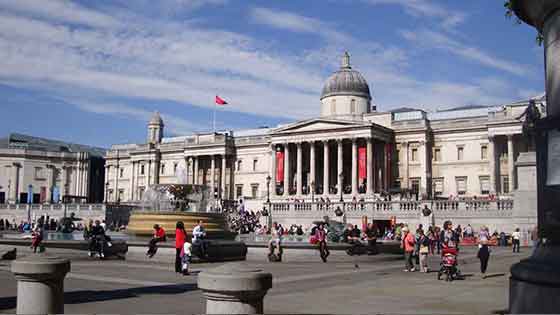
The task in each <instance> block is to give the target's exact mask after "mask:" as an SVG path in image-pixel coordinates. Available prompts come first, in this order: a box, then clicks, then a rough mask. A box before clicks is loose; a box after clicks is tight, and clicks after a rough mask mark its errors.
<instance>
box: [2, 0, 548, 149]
mask: <svg viewBox="0 0 560 315" xmlns="http://www.w3.org/2000/svg"><path fill="white" fill-rule="evenodd" d="M345 50H348V51H349V53H350V55H351V64H352V65H353V67H354V68H355V69H357V70H359V71H360V72H362V74H363V75H364V76H365V78H366V79H367V80H368V82H369V84H370V89H371V90H372V93H373V98H374V102H375V104H376V105H377V108H378V110H381V111H385V110H390V109H392V108H397V107H403V106H407V107H420V108H424V109H426V110H437V109H444V108H450V107H455V106H462V105H473V104H476V105H497V104H503V103H507V102H511V101H516V100H520V99H526V98H529V97H532V96H535V95H537V94H540V93H542V91H543V90H544V82H543V81H544V79H543V61H542V59H543V57H542V54H543V52H542V48H541V47H538V46H537V45H536V43H535V32H534V30H533V29H531V28H530V27H528V26H525V25H515V23H514V22H513V21H511V20H507V19H506V18H505V17H504V9H503V1H501V0H493V1H488V0H472V1H436V0H306V1H300V0H291V1H289V0H285V1H264V0H256V1H241V0H163V1H152V0H113V1H109V0H99V1H78V0H75V1H66V0H0V106H1V108H2V110H1V111H0V112H1V113H2V115H1V116H0V135H6V134H8V133H10V132H21V133H26V134H31V135H36V136H42V137H49V138H55V139H60V140H65V141H72V142H78V143H83V144H90V145H97V146H103V147H109V146H110V145H111V144H117V143H127V142H142V141H144V139H145V136H146V122H147V120H148V119H149V117H150V115H151V113H152V112H153V111H155V110H158V111H159V112H160V113H162V116H163V118H164V120H165V123H166V129H165V133H166V136H173V135H183V134H188V133H191V132H204V131H208V130H210V129H211V128H212V124H211V117H212V110H213V100H214V95H215V94H218V95H220V96H221V97H223V98H224V99H226V100H227V101H228V102H229V103H230V105H228V106H226V107H222V108H220V109H219V111H218V114H217V127H218V129H227V130H230V129H231V130H235V129H240V128H253V127H259V126H274V125H276V124H278V123H284V122H289V121H293V120H299V119H304V118H310V117H314V116H317V115H318V113H319V96H320V92H321V88H322V85H323V82H324V81H325V79H326V78H327V77H328V75H329V74H330V73H331V72H332V71H334V70H336V69H337V68H338V66H339V63H340V58H341V55H342V54H343V52H344V51H345Z"/></svg>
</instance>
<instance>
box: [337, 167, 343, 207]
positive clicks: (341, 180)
mask: <svg viewBox="0 0 560 315" xmlns="http://www.w3.org/2000/svg"><path fill="white" fill-rule="evenodd" d="M338 178H339V182H340V185H338V190H339V191H340V202H344V198H343V197H342V194H343V193H344V192H343V191H342V187H343V186H344V174H343V173H340V174H338Z"/></svg>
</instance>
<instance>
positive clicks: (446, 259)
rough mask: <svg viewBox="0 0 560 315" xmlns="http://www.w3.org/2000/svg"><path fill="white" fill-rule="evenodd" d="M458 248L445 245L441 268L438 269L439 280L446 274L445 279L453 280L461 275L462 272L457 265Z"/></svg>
mask: <svg viewBox="0 0 560 315" xmlns="http://www.w3.org/2000/svg"><path fill="white" fill-rule="evenodd" d="M457 253H458V251H457V248H455V247H448V246H444V247H443V249H442V253H441V263H440V266H441V267H440V269H439V271H438V276H437V278H438V280H441V276H442V275H443V274H445V281H453V280H456V279H458V278H459V277H460V274H461V272H460V271H459V268H458V267H457Z"/></svg>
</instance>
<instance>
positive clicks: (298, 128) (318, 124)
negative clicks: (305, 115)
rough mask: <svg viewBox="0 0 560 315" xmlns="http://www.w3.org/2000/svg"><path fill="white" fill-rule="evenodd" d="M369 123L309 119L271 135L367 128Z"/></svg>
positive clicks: (278, 129)
mask: <svg viewBox="0 0 560 315" xmlns="http://www.w3.org/2000/svg"><path fill="white" fill-rule="evenodd" d="M368 126H371V123H369V122H360V121H351V120H335V119H310V120H304V121H299V122H295V123H293V124H289V125H286V126H282V127H280V128H277V129H275V130H274V131H273V132H272V133H274V134H279V133H293V132H310V131H320V130H325V131H326V130H333V129H347V128H353V127H358V128H359V127H368Z"/></svg>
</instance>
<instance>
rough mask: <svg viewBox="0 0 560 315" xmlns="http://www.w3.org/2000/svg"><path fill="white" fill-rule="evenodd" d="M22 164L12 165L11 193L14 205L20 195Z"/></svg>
mask: <svg viewBox="0 0 560 315" xmlns="http://www.w3.org/2000/svg"><path fill="white" fill-rule="evenodd" d="M20 167H21V164H19V163H12V180H11V185H10V186H11V187H10V189H11V193H12V196H11V197H12V200H13V201H14V203H16V202H17V200H18V195H19V168H20Z"/></svg>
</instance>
